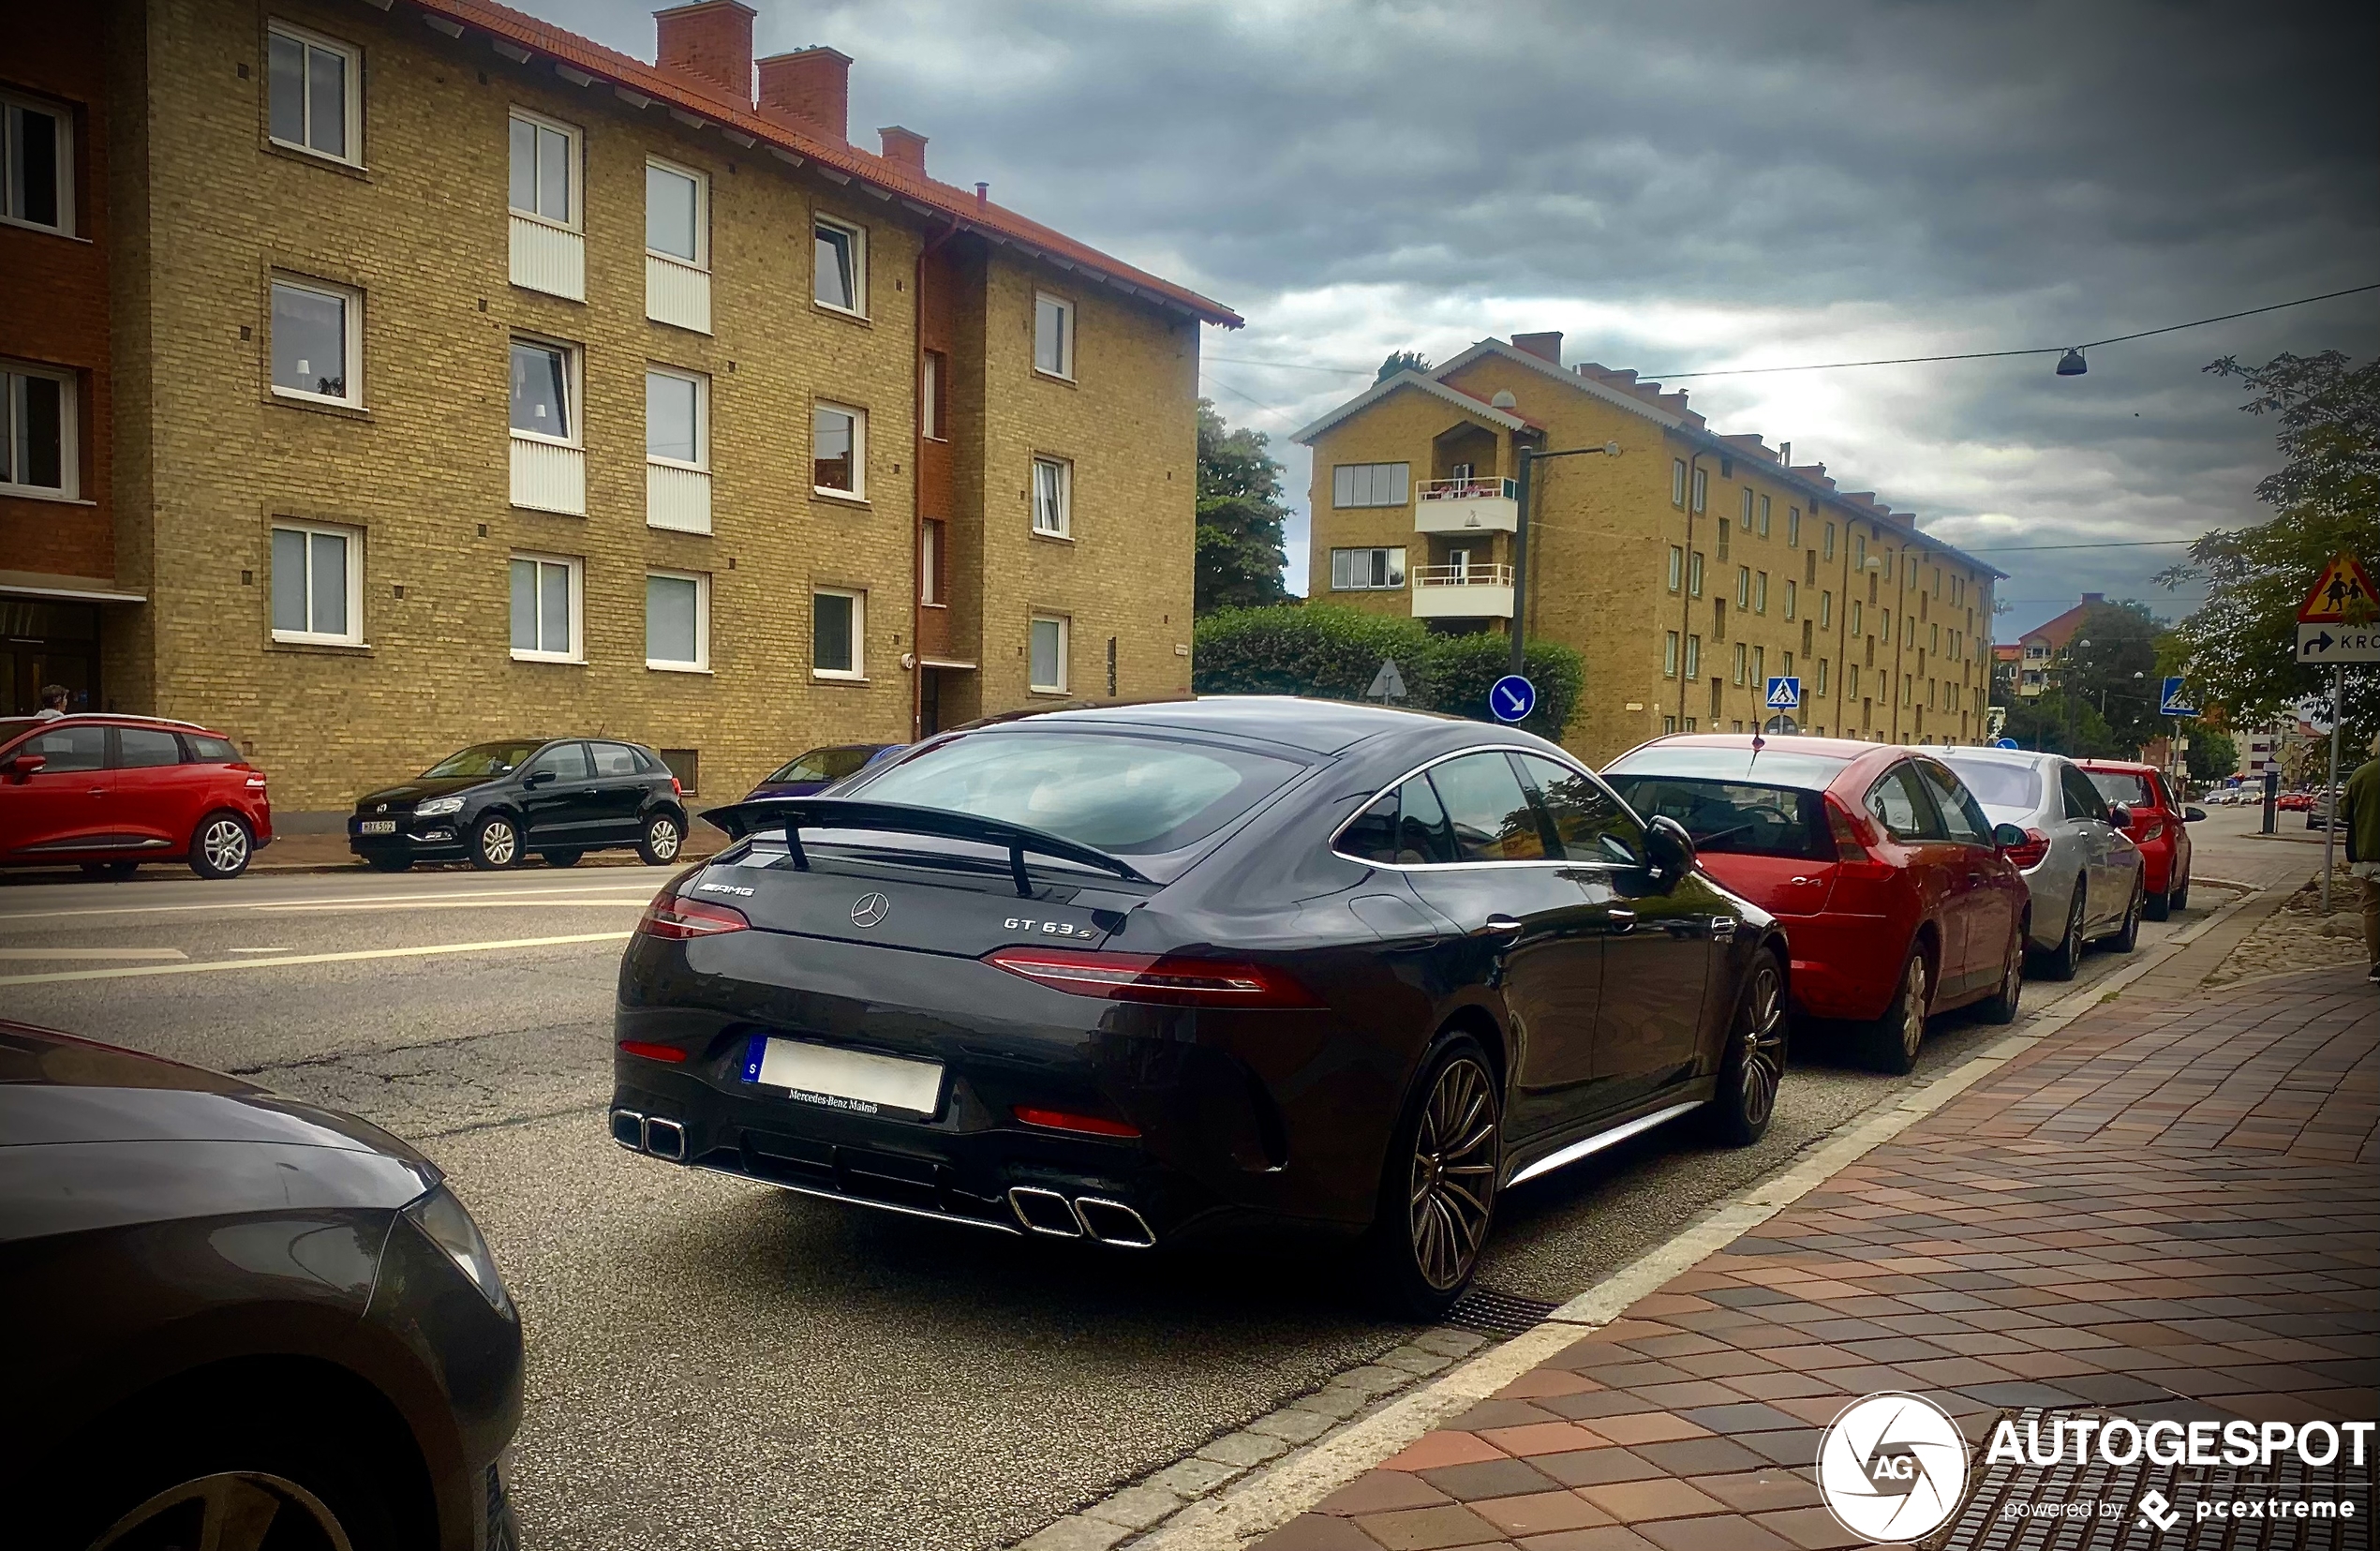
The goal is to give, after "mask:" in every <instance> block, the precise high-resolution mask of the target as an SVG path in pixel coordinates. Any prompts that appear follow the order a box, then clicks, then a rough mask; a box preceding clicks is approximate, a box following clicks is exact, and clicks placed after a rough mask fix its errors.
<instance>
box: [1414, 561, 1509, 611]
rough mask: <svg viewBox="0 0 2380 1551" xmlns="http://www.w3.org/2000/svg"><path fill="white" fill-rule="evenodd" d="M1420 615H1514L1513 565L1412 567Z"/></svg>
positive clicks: (1415, 596)
mask: <svg viewBox="0 0 2380 1551" xmlns="http://www.w3.org/2000/svg"><path fill="white" fill-rule="evenodd" d="M1412 580H1413V617H1414V618H1415V619H1510V618H1512V568H1511V567H1510V566H1509V565H1477V564H1473V565H1419V566H1415V567H1414V568H1413V571H1412Z"/></svg>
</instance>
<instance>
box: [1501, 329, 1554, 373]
mask: <svg viewBox="0 0 2380 1551" xmlns="http://www.w3.org/2000/svg"><path fill="white" fill-rule="evenodd" d="M1512 348H1513V349H1514V350H1526V351H1528V352H1529V353H1530V354H1531V355H1534V356H1536V357H1537V358H1538V359H1539V360H1540V361H1551V362H1553V363H1554V365H1557V366H1558V365H1561V364H1562V331H1561V330H1560V329H1554V330H1551V331H1549V332H1547V333H1544V334H1516V335H1514V336H1512Z"/></svg>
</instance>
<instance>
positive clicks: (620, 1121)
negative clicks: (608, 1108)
mask: <svg viewBox="0 0 2380 1551" xmlns="http://www.w3.org/2000/svg"><path fill="white" fill-rule="evenodd" d="M612 1140H613V1141H617V1142H618V1143H619V1144H620V1145H621V1146H623V1147H625V1148H627V1149H628V1150H629V1151H630V1152H632V1153H641V1152H643V1151H644V1150H645V1117H644V1116H643V1115H642V1114H639V1113H638V1112H637V1111H634V1110H614V1111H612Z"/></svg>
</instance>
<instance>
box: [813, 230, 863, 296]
mask: <svg viewBox="0 0 2380 1551" xmlns="http://www.w3.org/2000/svg"><path fill="white" fill-rule="evenodd" d="M821 227H826V228H830V229H832V230H833V231H840V232H841V233H842V234H843V235H844V237H846V238H847V239H849V241H850V245H851V246H850V252H851V300H852V305H851V306H847V307H845V306H836V305H835V304H834V303H832V302H826V301H821V300H820V299H819V295H818V274H817V268H818V231H819V229H820V228H821ZM810 229H811V231H810V254H811V276H810V303H811V306H816V307H824V308H825V309H826V311H828V312H837V313H840V314H842V316H844V317H846V318H865V317H867V316H868V229H867V228H866V227H864V226H861V225H859V224H858V223H857V222H855V221H847V220H844V219H843V218H842V217H840V216H821V215H813V216H811V218H810Z"/></svg>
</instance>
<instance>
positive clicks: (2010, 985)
mask: <svg viewBox="0 0 2380 1551" xmlns="http://www.w3.org/2000/svg"><path fill="white" fill-rule="evenodd" d="M2028 926H2029V923H2027V922H2024V921H2019V922H2017V923H2016V937H2015V938H2014V939H2012V940H2011V941H2010V942H2009V945H2008V962H2006V963H2005V964H2002V965H2001V970H2000V988H1999V989H1998V990H1996V991H1994V992H1992V993H1991V994H1990V995H1989V996H1986V997H1985V998H1984V999H1983V1000H1982V1001H1980V1002H1978V1003H1976V1004H1975V1011H1976V1013H1977V1015H1978V1016H1980V1017H1981V1018H1982V1019H1983V1021H1984V1022H1986V1023H2013V1022H2016V1008H2017V1005H2018V1004H2019V1003H2021V1002H2022V1001H2023V1000H2024V999H2025V932H2026V931H2027V929H2028Z"/></svg>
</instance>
